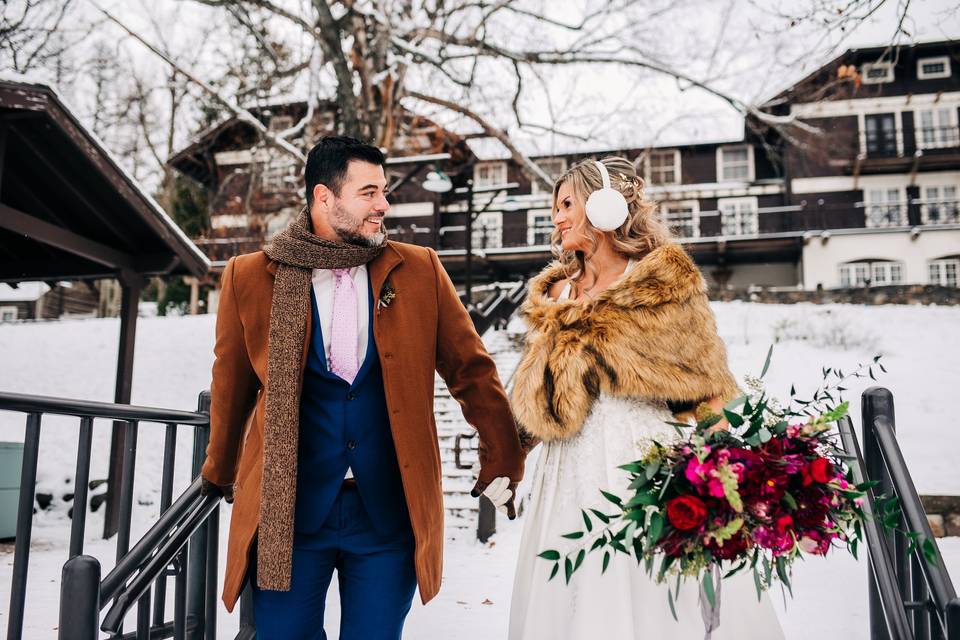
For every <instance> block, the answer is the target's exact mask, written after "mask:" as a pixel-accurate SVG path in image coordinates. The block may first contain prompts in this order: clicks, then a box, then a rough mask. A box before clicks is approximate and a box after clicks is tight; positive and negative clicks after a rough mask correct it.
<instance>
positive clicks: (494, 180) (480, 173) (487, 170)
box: [473, 162, 507, 189]
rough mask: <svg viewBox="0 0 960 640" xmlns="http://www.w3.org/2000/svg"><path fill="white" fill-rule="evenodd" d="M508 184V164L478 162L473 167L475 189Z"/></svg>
mask: <svg viewBox="0 0 960 640" xmlns="http://www.w3.org/2000/svg"><path fill="white" fill-rule="evenodd" d="M506 182H507V163H506V162H478V163H477V164H476V165H474V167H473V188H474V189H482V188H486V187H494V186H497V185H501V184H506Z"/></svg>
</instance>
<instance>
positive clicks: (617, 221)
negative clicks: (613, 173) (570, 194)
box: [586, 160, 629, 231]
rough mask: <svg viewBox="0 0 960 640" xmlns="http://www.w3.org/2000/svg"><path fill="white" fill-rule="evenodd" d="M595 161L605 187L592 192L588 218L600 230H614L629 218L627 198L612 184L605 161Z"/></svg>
mask: <svg viewBox="0 0 960 640" xmlns="http://www.w3.org/2000/svg"><path fill="white" fill-rule="evenodd" d="M593 162H594V164H596V165H597V169H599V170H600V178H601V180H603V187H602V188H601V189H598V190H597V191H594V192H593V193H591V194H590V197H589V198H587V204H586V210H587V219H588V220H589V221H590V224H592V225H593V226H594V227H596V228H597V229H599V230H600V231H613V230H614V229H617V228H618V227H620V225H622V224H623V223H624V222H626V220H627V216H628V215H629V211H628V210H627V199H626V198H624V197H623V194H622V193H620V192H619V191H617V190H616V189H614V188H613V187H611V186H610V174H609V173H607V168H606V167H605V166H603V163H602V162H600V161H598V160H594V161H593Z"/></svg>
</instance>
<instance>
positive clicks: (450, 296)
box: [202, 242, 523, 611]
mask: <svg viewBox="0 0 960 640" xmlns="http://www.w3.org/2000/svg"><path fill="white" fill-rule="evenodd" d="M276 268H277V263H275V262H272V261H270V259H269V258H268V257H267V256H266V254H264V253H263V252H262V251H260V252H257V253H251V254H247V255H242V256H239V257H237V258H233V259H231V260H230V261H229V262H228V263H227V266H226V269H225V270H224V272H223V278H222V289H221V292H220V304H219V310H218V313H217V329H216V345H215V347H214V353H215V356H216V358H215V361H214V364H213V382H212V384H211V395H212V404H211V409H210V444H209V446H208V447H207V459H206V462H205V463H204V466H203V471H202V475H203V477H204V478H206V479H207V480H209V481H210V482H213V483H214V484H217V485H221V486H226V485H230V484H233V486H234V504H233V515H232V518H231V521H230V537H229V544H228V547H227V562H226V577H225V580H224V588H223V602H224V604H225V605H226V607H227V609H228V610H230V611H232V610H233V607H234V604H235V603H236V601H237V597H238V596H239V593H240V590H241V588H242V586H243V583H244V579H245V578H246V575H247V568H248V566H247V565H248V559H249V557H250V548H251V545H252V543H253V541H254V539H255V536H256V533H257V527H258V525H259V523H260V482H261V479H262V477H263V433H264V432H263V419H264V408H265V403H266V397H265V396H266V394H265V393H264V392H263V389H264V388H265V382H266V375H267V342H268V340H267V337H268V332H269V326H270V306H271V299H272V294H273V280H274V274H275V273H276ZM368 270H369V276H370V283H371V286H372V287H373V292H374V296H373V299H374V305H375V309H374V319H373V334H374V341H375V343H376V346H377V351H378V353H379V357H380V364H381V366H382V368H383V384H384V391H385V392H386V399H387V410H388V411H389V416H390V430H391V432H392V434H393V441H394V446H395V448H396V452H397V459H398V462H399V465H400V475H401V478H402V481H403V487H404V494H405V496H406V501H407V507H408V510H409V512H410V522H411V525H412V527H413V533H414V537H415V539H416V550H415V556H414V563H415V565H416V573H417V583H418V586H419V589H420V596H421V599H422V600H423V602H424V603H426V602H427V601H429V600H430V599H431V598H433V597H434V596H435V595H436V594H437V592H438V591H439V589H440V577H441V572H442V564H443V537H444V532H443V518H444V514H443V492H442V488H441V484H440V478H441V472H440V451H439V446H438V440H437V429H436V423H435V422H434V416H433V385H434V371H437V372H439V373H440V375H441V376H442V377H443V379H444V380H445V381H446V383H447V386H448V387H449V389H450V392H451V393H452V394H453V396H454V397H455V398H456V399H457V401H458V402H459V403H460V405H461V407H462V408H463V414H464V417H465V418H466V419H467V421H468V422H469V423H470V424H472V425H473V426H474V427H476V428H477V430H478V431H479V433H480V438H481V441H482V443H483V445H484V446H483V449H482V451H481V471H480V478H481V479H482V480H485V481H488V482H489V481H490V480H492V479H493V478H495V477H497V476H509V477H510V478H511V479H512V480H514V481H517V480H519V479H520V478H521V476H522V475H523V454H522V452H521V449H520V443H519V441H518V439H517V433H516V427H515V424H514V421H513V417H512V415H511V413H510V408H509V405H508V403H507V398H506V394H505V393H504V390H503V387H502V385H501V383H500V380H499V378H498V376H497V371H496V367H495V365H494V363H493V360H491V358H490V356H489V355H487V353H486V351H485V350H484V348H483V344H482V342H481V340H480V337H479V336H478V335H477V333H476V331H475V330H474V328H473V322H472V321H471V320H470V316H469V314H468V313H467V311H466V309H464V307H463V305H462V304H461V303H460V300H459V298H458V297H457V294H456V291H455V289H454V287H453V284H452V283H451V281H450V278H449V277H448V276H447V274H446V272H445V271H444V270H443V267H442V266H441V265H440V261H439V259H438V258H437V254H436V253H435V252H434V251H433V250H431V249H426V248H423V247H416V246H413V245H407V244H401V243H396V242H388V243H387V247H386V248H385V249H384V251H383V253H382V254H381V255H380V256H379V257H378V258H377V259H375V260H374V261H373V262H371V263H370V264H369V265H368ZM388 280H389V282H390V284H391V285H392V287H393V290H394V292H395V294H396V295H395V297H394V299H393V300H392V301H391V302H390V304H389V305H388V306H386V307H380V305H379V304H378V302H377V301H378V300H379V299H380V295H381V292H382V291H383V287H384V283H385V282H387V281H388ZM309 340H310V319H309V317H308V324H307V338H306V340H305V342H304V345H303V356H302V359H301V381H300V383H301V385H302V370H303V367H304V366H305V365H306V360H307V353H308V348H309ZM291 473H295V470H291ZM360 481H361V482H362V479H360ZM291 498H292V496H287V497H284V496H278V499H291Z"/></svg>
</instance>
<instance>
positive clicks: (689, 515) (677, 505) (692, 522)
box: [667, 496, 707, 531]
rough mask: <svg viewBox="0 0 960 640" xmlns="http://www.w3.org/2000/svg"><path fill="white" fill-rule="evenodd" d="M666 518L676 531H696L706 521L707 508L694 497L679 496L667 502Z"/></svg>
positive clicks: (701, 501)
mask: <svg viewBox="0 0 960 640" xmlns="http://www.w3.org/2000/svg"><path fill="white" fill-rule="evenodd" d="M667 518H668V519H669V520H670V524H672V525H673V526H674V527H676V528H677V529H680V530H681V531H689V530H690V529H696V528H697V527H699V526H700V525H701V524H703V521H704V520H706V519H707V507H706V505H705V504H703V500H701V499H700V498H698V497H696V496H680V497H677V498H674V499H673V500H670V501H669V502H667Z"/></svg>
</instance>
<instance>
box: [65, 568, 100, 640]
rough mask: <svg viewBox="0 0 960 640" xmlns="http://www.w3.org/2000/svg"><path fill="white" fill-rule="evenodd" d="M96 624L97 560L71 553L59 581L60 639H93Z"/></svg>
mask: <svg viewBox="0 0 960 640" xmlns="http://www.w3.org/2000/svg"><path fill="white" fill-rule="evenodd" d="M99 623H100V562H99V561H98V560H97V559H96V558H94V557H92V556H84V555H79V556H74V557H73V558H70V559H69V560H67V562H66V563H65V564H64V565H63V574H62V579H61V582H60V625H59V633H58V635H57V637H58V638H59V639H60V640H96V639H97V637H98V629H97V627H98V626H99Z"/></svg>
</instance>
